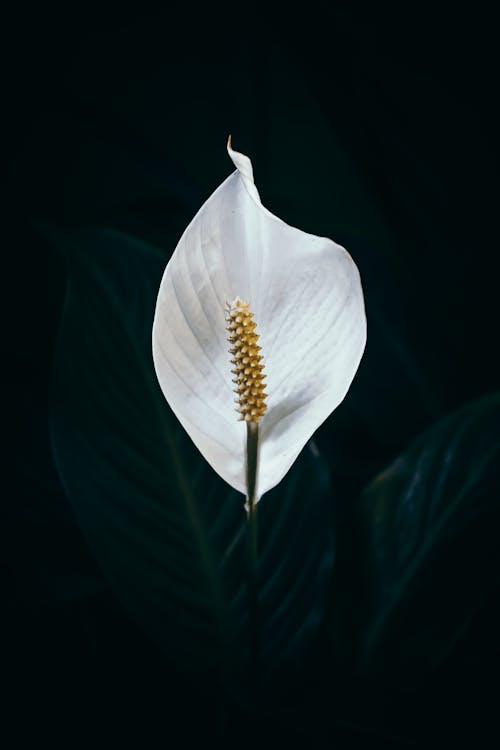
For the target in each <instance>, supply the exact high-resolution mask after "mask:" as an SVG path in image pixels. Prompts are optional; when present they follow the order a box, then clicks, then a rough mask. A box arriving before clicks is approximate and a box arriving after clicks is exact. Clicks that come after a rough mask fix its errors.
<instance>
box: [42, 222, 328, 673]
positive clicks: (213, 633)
mask: <svg viewBox="0 0 500 750" xmlns="http://www.w3.org/2000/svg"><path fill="white" fill-rule="evenodd" d="M43 231H44V234H45V235H46V236H48V237H49V239H50V240H51V241H52V242H53V243H54V244H55V245H56V246H57V247H58V248H59V249H60V250H61V251H62V253H63V255H64V257H65V258H66V261H67V265H68V275H69V283H68V291H67V298H66V303H65V309H64V313H63V320H62V326H61V331H60V335H59V340H58V345H57V350H56V356H55V368H54V386H53V405H52V438H53V447H54V452H55V457H56V464H57V467H58V471H59V473H60V476H61V478H62V482H63V485H64V487H65V490H66V493H67V495H68V498H69V499H70V501H71V503H72V506H73V508H74V511H75V513H76V516H77V519H78V521H79V524H80V526H81V528H82V530H83V533H84V535H85V537H86V538H87V540H88V542H89V544H90V546H91V548H92V549H93V551H94V553H95V555H96V558H97V560H98V562H99V564H100V566H101V568H102V570H103V572H104V575H105V576H106V578H107V579H108V580H109V582H110V583H111V585H112V586H113V588H114V590H115V591H116V593H117V594H118V596H119V597H120V599H121V600H122V602H123V603H124V605H125V606H126V608H127V609H128V610H129V612H130V613H131V615H132V616H133V617H134V618H135V619H136V620H137V621H138V622H139V623H141V624H142V626H143V627H144V628H145V629H146V631H147V632H148V633H149V634H150V635H151V636H152V637H153V638H154V639H156V641H157V642H158V643H159V644H160V645H161V646H162V647H163V649H164V650H165V652H166V653H167V654H168V656H169V657H170V658H171V659H172V660H175V661H177V662H178V663H180V664H181V665H192V666H194V665H196V666H198V667H200V666H202V665H204V666H205V667H216V668H218V667H219V666H220V665H221V664H225V665H226V666H229V668H230V669H231V670H233V669H238V668H239V667H240V666H241V665H242V664H243V663H244V661H245V659H246V657H247V653H248V632H247V630H248V613H247V589H246V574H245V567H244V560H245V520H246V516H245V512H244V509H243V502H244V499H243V496H242V495H239V494H238V493H236V492H235V491H234V490H232V489H231V488H229V487H228V486H227V485H226V484H225V483H224V482H223V481H222V480H221V479H220V478H219V477H218V476H217V475H216V474H215V473H214V472H213V471H212V469H211V468H210V467H209V466H208V464H207V463H206V462H205V461H204V460H203V459H202V457H201V456H200V454H199V453H198V451H197V450H196V449H195V448H194V446H193V444H192V443H191V441H190V440H189V438H188V437H187V435H186V434H185V433H184V431H183V430H182V428H181V427H180V425H179V424H178V423H177V420H176V419H175V417H174V416H173V415H172V414H171V412H170V411H169V408H168V406H167V404H166V402H165V400H164V398H163V396H162V394H161V391H160V389H159V386H158V384H157V381H156V376H155V374H154V369H153V364H152V357H151V326H152V319H153V312H154V305H155V300H156V294H157V290H158V287H159V282H160V278H161V274H162V272H163V269H164V266H165V263H166V259H165V257H164V256H163V254H162V253H160V251H159V250H157V249H156V248H154V247H152V246H150V245H146V244H145V243H143V242H141V241H139V240H137V239H133V238H130V237H128V236H125V235H123V234H119V233H117V232H115V231H111V230H108V229H94V230H89V229H85V230H81V231H76V230H64V231H62V230H56V229H54V228H52V229H44V230H43ZM259 540H260V541H259V544H260V568H259V580H260V613H259V617H260V624H261V636H260V642H261V646H262V655H261V656H262V664H265V665H266V668H267V669H268V670H269V672H271V671H272V670H273V669H277V668H278V666H282V665H283V664H288V665H290V664H292V663H294V662H296V661H297V660H298V659H299V658H300V656H301V654H302V653H303V650H304V649H306V648H307V647H308V646H309V645H310V643H311V640H312V637H313V635H314V634H315V633H316V632H317V629H318V627H319V625H320V623H321V621H322V618H323V612H324V605H325V588H326V583H327V579H328V576H329V573H330V571H331V568H332V564H333V539H332V523H331V491H330V485H329V480H328V472H327V470H326V468H325V465H324V463H323V462H322V460H321V458H320V457H319V455H318V454H317V451H315V449H314V448H313V447H311V446H307V447H306V449H305V450H304V451H303V453H302V455H301V457H300V458H299V460H298V461H297V463H296V465H295V466H294V467H293V469H292V470H291V471H290V473H289V475H288V476H287V477H286V479H285V480H284V481H283V482H282V483H281V484H280V485H279V486H278V487H277V488H275V489H274V490H273V491H271V492H269V493H268V494H267V495H266V496H265V497H264V499H263V500H262V501H261V503H260V504H259Z"/></svg>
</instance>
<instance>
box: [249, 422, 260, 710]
mask: <svg viewBox="0 0 500 750" xmlns="http://www.w3.org/2000/svg"><path fill="white" fill-rule="evenodd" d="M258 454H259V425H258V424H257V423H256V422H247V463H246V469H247V472H246V480H247V504H246V510H247V513H248V521H247V576H248V609H249V626H250V633H249V635H250V669H251V681H252V684H251V690H252V692H253V695H254V696H257V695H258V675H259V666H258V664H259V594H258V586H257V561H258V543H257V495H256V490H257V469H258Z"/></svg>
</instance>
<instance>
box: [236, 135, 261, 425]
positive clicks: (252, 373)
mask: <svg viewBox="0 0 500 750" xmlns="http://www.w3.org/2000/svg"><path fill="white" fill-rule="evenodd" d="M230 143H231V136H229V139H228V146H229V147H230ZM252 318H253V313H252V312H251V311H250V303H249V302H243V301H242V300H241V299H240V298H239V297H236V299H235V300H234V301H233V302H227V303H226V321H227V323H228V325H227V327H226V330H227V332H228V339H229V342H230V348H229V351H230V353H231V354H232V355H233V356H232V359H231V362H232V363H233V364H234V365H236V368H235V369H234V370H231V372H232V373H233V374H234V375H237V376H238V377H237V378H236V379H234V380H233V381H232V382H233V383H235V384H236V388H235V389H234V391H235V393H236V394H237V396H238V398H237V399H235V401H236V403H237V404H238V407H237V409H236V411H237V412H238V414H239V415H240V416H239V419H240V421H241V420H245V421H246V422H256V423H257V424H258V422H259V420H260V418H261V417H263V416H264V414H265V412H266V409H267V405H266V396H267V394H266V392H265V390H264V388H265V383H264V380H265V377H266V376H265V375H264V364H263V361H262V356H261V355H260V354H259V351H260V350H261V347H260V346H257V341H258V340H259V335H258V333H257V332H256V329H257V324H256V323H255V321H254V320H252ZM240 362H241V365H240V364H239V363H240ZM237 363H238V364H237Z"/></svg>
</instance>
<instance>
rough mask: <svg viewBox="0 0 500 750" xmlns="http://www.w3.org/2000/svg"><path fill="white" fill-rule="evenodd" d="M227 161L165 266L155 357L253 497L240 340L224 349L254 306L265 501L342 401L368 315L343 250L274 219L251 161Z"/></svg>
mask: <svg viewBox="0 0 500 750" xmlns="http://www.w3.org/2000/svg"><path fill="white" fill-rule="evenodd" d="M228 153H229V156H230V157H231V159H232V160H233V163H234V165H235V166H236V171H235V172H233V173H232V174H231V175H230V176H229V177H228V178H227V179H226V180H225V181H224V182H223V183H222V185H220V187H219V188H217V190H216V191H215V192H214V193H213V194H212V195H211V196H210V198H209V199H208V200H207V201H206V203H205V204H204V205H203V206H202V208H201V209H200V210H199V211H198V213H197V214H196V216H195V217H194V219H193V220H192V222H191V223H190V224H189V226H188V227H187V229H186V230H185V232H184V234H183V235H182V237H181V239H180V241H179V244H178V245H177V247H176V249H175V251H174V253H173V255H172V257H171V259H170V261H169V262H168V264H167V267H166V269H165V273H164V275H163V279H162V282H161V285H160V290H159V293H158V300H157V303H156V311H155V318H154V324H153V359H154V364H155V369H156V374H157V377H158V380H159V383H160V386H161V388H162V390H163V393H164V395H165V398H166V399H167V401H168V403H169V404H170V407H171V408H172V410H173V412H174V413H175V415H176V416H177V418H178V419H179V421H180V422H181V424H182V425H183V427H184V428H185V430H186V431H187V433H188V434H189V435H190V437H191V438H192V440H193V442H194V443H195V445H196V446H197V447H198V449H199V450H200V451H201V453H202V454H203V456H204V457H205V458H206V460H207V461H208V462H209V463H210V464H211V466H212V467H213V468H214V469H215V471H216V472H217V473H218V474H220V476H221V477H222V478H223V479H224V480H225V481H226V482H228V484H230V485H231V486H232V487H234V488H235V489H237V490H239V491H240V492H242V493H243V494H246V478H245V450H246V447H245V446H246V429H245V423H244V421H239V419H238V417H239V416H241V411H242V406H241V405H242V397H241V387H240V386H241V383H240V385H238V383H236V384H235V383H234V382H233V379H235V380H238V377H239V376H238V375H236V378H235V374H234V373H233V374H232V373H231V371H232V370H234V365H233V364H231V357H232V356H233V357H234V356H235V355H234V352H235V347H234V344H235V341H234V339H235V338H237V337H236V335H233V336H232V338H233V341H232V342H231V343H230V342H229V341H228V331H227V330H226V326H227V320H226V317H227V316H228V315H229V316H230V310H231V309H233V311H234V309H235V307H234V306H235V304H240V301H241V300H242V301H243V302H245V303H249V308H247V309H249V310H251V312H252V313H253V321H254V322H255V323H256V326H257V327H256V329H255V331H256V333H257V334H258V335H259V341H258V344H259V345H260V347H261V349H260V355H261V356H262V357H263V359H262V360H261V362H262V365H263V370H262V372H263V373H264V374H265V375H266V377H267V381H266V382H267V385H266V391H267V397H266V398H267V408H264V414H263V416H262V417H261V418H260V420H259V429H260V458H259V473H258V480H257V484H258V486H257V494H258V496H259V497H260V496H262V495H263V494H264V492H267V490H269V489H271V488H272V487H274V486H275V485H276V484H277V483H278V482H279V481H280V480H281V479H282V478H283V476H284V475H285V474H286V472H287V471H288V470H289V468H290V467H291V465H292V464H293V462H294V461H295V459H296V458H297V456H298V454H299V452H300V451H301V449H302V448H303V446H304V445H305V443H306V442H307V440H308V439H309V438H310V437H311V435H312V434H313V433H314V431H315V430H316V429H317V428H318V427H319V425H320V424H321V423H322V422H323V421H324V420H325V419H326V417H327V416H328V415H329V414H331V412H332V411H333V410H334V409H335V408H336V407H337V406H338V405H339V404H340V402H341V401H342V399H343V398H344V396H345V395H346V393H347V390H348V388H349V386H350V384H351V382H352V379H353V377H354V375H355V373H356V370H357V368H358V365H359V362H360V359H361V356H362V354H363V350H364V346H365V342H366V319H365V312H364V303H363V293H362V289H361V283H360V279H359V273H358V270H357V268H356V265H355V264H354V262H353V260H352V258H351V256H350V255H349V254H348V253H347V251H346V250H344V248H342V247H341V246H340V245H337V244H335V243H334V242H332V240H329V239H326V238H324V237H316V236H314V235H312V234H307V233H305V232H301V231H300V230H298V229H295V228H293V227H291V226H288V224H285V222H283V221H281V219H278V218H277V217H276V216H273V214H271V213H270V212H269V211H268V210H267V209H266V208H264V206H263V205H262V203H261V202H260V198H259V194H258V192H257V188H256V187H255V184H254V181H253V170H252V164H251V162H250V159H249V158H248V157H247V156H244V155H243V154H240V153H238V152H236V151H233V150H232V148H231V141H230V140H229V141H228ZM291 176H292V175H291ZM228 303H229V307H228ZM231 305H232V308H231ZM233 317H234V315H233ZM233 328H234V326H233ZM230 333H231V332H230ZM233 333H234V331H233ZM236 343H238V342H236ZM240 344H241V342H240ZM250 344H251V345H253V344H255V339H254V340H252V341H251V342H250ZM230 345H232V348H233V354H230V353H229V348H230ZM237 348H238V347H236V349H237ZM254 353H255V352H254ZM236 369H237V371H238V367H237V368H236ZM240 369H241V368H240ZM235 387H236V390H238V389H239V391H240V395H239V396H238V397H237V401H238V403H237V404H235V393H234V392H233V389H234V388H235ZM247 395H248V394H247ZM250 395H251V394H250ZM237 408H238V409H240V413H237V412H236V411H235V409H237ZM245 408H246V407H244V408H243V412H244V409H245ZM261 411H262V410H261ZM247 413H248V409H247ZM260 413H261V412H259V414H260ZM243 416H245V414H243Z"/></svg>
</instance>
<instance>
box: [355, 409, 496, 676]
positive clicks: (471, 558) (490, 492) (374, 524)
mask: <svg viewBox="0 0 500 750" xmlns="http://www.w3.org/2000/svg"><path fill="white" fill-rule="evenodd" d="M499 466H500V396H499V395H492V396H489V397H486V398H483V399H482V400H480V401H477V402H475V403H472V404H470V405H468V406H466V407H465V408H463V409H461V410H460V411H458V412H457V413H455V414H453V415H452V416H450V417H449V418H447V419H445V420H443V421H441V422H439V423H438V424H437V425H436V426H435V427H433V428H432V429H430V430H429V431H428V432H426V433H425V434H423V435H422V436H421V437H419V438H418V439H417V440H416V441H415V443H414V444H413V445H412V446H411V447H410V448H409V450H408V451H406V453H404V454H403V455H402V456H401V457H400V458H398V459H397V460H396V461H395V462H394V463H393V464H392V466H390V467H389V468H388V469H387V470H386V471H384V472H383V473H382V474H380V475H379V476H378V477H377V478H376V479H375V481H374V482H373V483H372V484H371V486H370V487H368V489H367V490H366V491H365V493H364V495H363V497H362V500H361V504H360V508H359V513H358V515H357V517H356V521H355V530H356V537H355V538H354V539H353V545H352V555H351V564H352V565H353V566H355V569H357V572H359V575H360V578H359V587H356V592H355V597H356V599H357V610H358V617H359V620H358V621H359V623H360V629H359V633H358V635H359V639H358V640H357V641H356V639H354V640H355V643H356V645H355V650H356V651H357V654H358V659H359V662H358V663H359V667H360V669H361V671H362V672H363V673H368V674H369V675H371V676H372V677H373V678H375V679H376V680H377V682H378V684H379V685H381V684H382V683H383V682H384V681H387V682H388V683H389V684H391V683H392V684H398V685H401V683H403V684H404V683H412V682H414V681H415V679H416V678H418V677H420V676H421V675H422V674H424V673H426V672H428V671H429V670H430V669H431V668H433V667H435V666H436V665H437V664H438V663H440V662H441V661H442V660H443V659H444V658H445V657H446V656H447V655H448V654H449V652H450V651H451V650H452V649H453V648H454V645H455V644H456V643H457V641H459V640H460V638H461V636H462V635H463V634H464V633H465V632H466V630H467V628H468V626H469V624H470V623H471V621H472V619H473V618H474V615H475V614H476V613H477V612H478V610H479V609H480V608H481V607H482V606H483V605H484V604H485V603H486V602H487V601H488V598H489V597H490V596H491V594H492V592H494V591H495V589H496V588H497V587H498V583H499V571H500V546H499V544H498V529H499V528H500V503H499V497H500V492H499V490H500V473H499ZM353 598H354V596H353Z"/></svg>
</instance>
